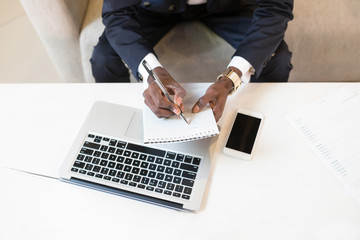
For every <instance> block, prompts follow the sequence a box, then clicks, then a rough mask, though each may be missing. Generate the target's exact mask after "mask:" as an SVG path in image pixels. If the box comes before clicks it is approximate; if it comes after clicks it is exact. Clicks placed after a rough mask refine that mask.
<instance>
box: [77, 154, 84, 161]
mask: <svg viewBox="0 0 360 240" xmlns="http://www.w3.org/2000/svg"><path fill="white" fill-rule="evenodd" d="M84 158H85V156H84V155H82V154H79V155H78V156H77V158H76V159H77V160H80V161H82V160H84Z"/></svg>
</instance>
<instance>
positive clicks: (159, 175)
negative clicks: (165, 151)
mask: <svg viewBox="0 0 360 240" xmlns="http://www.w3.org/2000/svg"><path fill="white" fill-rule="evenodd" d="M164 177H165V174H163V173H158V174H157V175H156V179H158V180H163V179H164Z"/></svg>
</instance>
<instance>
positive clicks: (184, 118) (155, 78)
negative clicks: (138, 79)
mask: <svg viewBox="0 0 360 240" xmlns="http://www.w3.org/2000/svg"><path fill="white" fill-rule="evenodd" d="M142 65H143V66H144V68H145V69H146V71H147V72H148V73H149V75H150V76H151V77H152V78H153V79H154V80H155V82H156V84H157V85H158V86H159V88H160V90H161V91H162V93H163V94H164V95H165V96H166V98H167V99H168V100H169V101H170V102H171V103H174V101H173V100H172V99H171V97H170V94H169V93H168V91H167V90H166V88H165V86H164V85H163V84H162V82H161V80H160V79H159V77H158V76H157V75H156V73H155V72H154V71H153V70H152V69H150V66H149V64H148V63H147V62H146V61H145V60H144V61H143V62H142ZM179 109H180V107H179ZM180 111H181V112H180V117H181V118H182V119H183V120H184V121H185V122H186V123H187V124H189V122H188V121H187V120H186V117H185V115H184V113H183V111H182V110H181V109H180Z"/></svg>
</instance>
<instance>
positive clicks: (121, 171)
mask: <svg viewBox="0 0 360 240" xmlns="http://www.w3.org/2000/svg"><path fill="white" fill-rule="evenodd" d="M212 141H213V139H211V138H207V139H202V140H197V141H191V142H183V143H173V144H156V145H155V144H151V145H149V144H146V145H145V144H143V122H142V110H141V109H136V108H131V107H127V106H121V105H117V104H112V103H107V102H96V103H94V105H93V106H92V108H91V110H90V112H89V114H88V116H87V118H86V120H85V122H84V123H83V125H82V128H81V130H80V131H79V133H78V134H77V136H76V138H75V141H74V143H73V144H72V146H71V148H70V150H69V152H68V154H67V156H66V158H65V160H64V162H63V164H62V166H61V168H60V170H59V176H60V179H61V180H62V181H65V182H69V183H73V184H77V185H81V186H84V187H88V188H92V189H96V190H100V191H104V192H108V193H112V194H116V195H120V196H124V197H128V198H132V199H136V200H140V201H144V202H148V203H153V204H156V205H160V206H165V207H168V208H172V209H178V210H190V211H197V210H199V209H200V207H201V203H202V200H203V196H204V192H205V188H206V184H207V181H208V176H209V172H210V167H211V160H210V152H209V150H210V145H211V142H212Z"/></svg>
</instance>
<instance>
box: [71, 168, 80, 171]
mask: <svg viewBox="0 0 360 240" xmlns="http://www.w3.org/2000/svg"><path fill="white" fill-rule="evenodd" d="M71 171H72V172H78V171H79V169H77V168H71Z"/></svg>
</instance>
